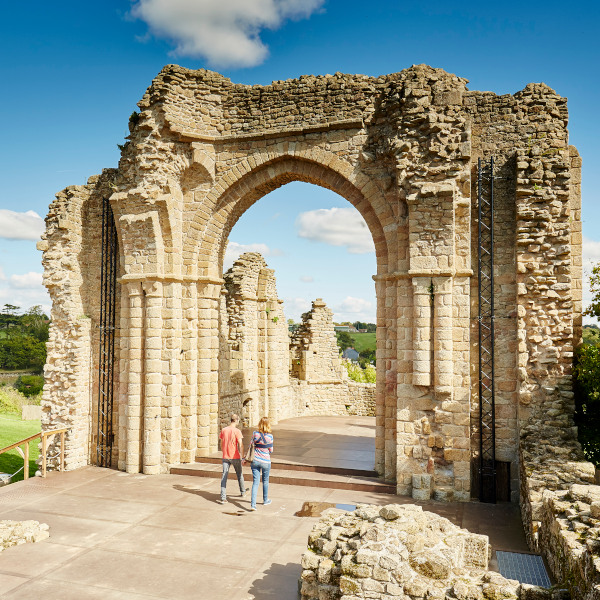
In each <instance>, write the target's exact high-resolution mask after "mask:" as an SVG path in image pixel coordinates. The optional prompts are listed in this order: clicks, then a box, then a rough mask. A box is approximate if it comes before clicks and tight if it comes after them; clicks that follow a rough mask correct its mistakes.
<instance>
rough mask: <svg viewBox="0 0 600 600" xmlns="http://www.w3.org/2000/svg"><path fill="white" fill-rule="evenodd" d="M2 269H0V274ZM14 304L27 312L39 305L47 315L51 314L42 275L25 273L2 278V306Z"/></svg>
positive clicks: (0, 285) (0, 282) (0, 290)
mask: <svg viewBox="0 0 600 600" xmlns="http://www.w3.org/2000/svg"><path fill="white" fill-rule="evenodd" d="M1 272H2V269H1V267H0V273H1ZM4 304H14V305H15V306H18V307H19V308H20V309H21V310H27V309H29V308H31V307H32V306H35V305H37V304H39V305H41V306H42V309H43V310H44V312H45V313H46V314H48V315H49V314H50V297H49V296H48V292H47V291H46V289H45V288H44V286H43V285H42V274H41V273H34V272H29V273H23V274H22V275H18V274H15V275H11V276H10V277H8V278H6V277H4V278H2V277H0V306H2V305H4Z"/></svg>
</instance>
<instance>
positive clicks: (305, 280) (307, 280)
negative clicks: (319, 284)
mask: <svg viewBox="0 0 600 600" xmlns="http://www.w3.org/2000/svg"><path fill="white" fill-rule="evenodd" d="M314 280H315V279H314V277H311V276H310V275H303V276H302V277H300V281H302V282H303V283H312V282H313V281H314Z"/></svg>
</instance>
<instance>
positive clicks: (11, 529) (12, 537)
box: [0, 521, 50, 552]
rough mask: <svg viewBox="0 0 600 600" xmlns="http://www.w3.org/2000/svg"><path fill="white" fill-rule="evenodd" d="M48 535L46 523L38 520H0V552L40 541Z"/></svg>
mask: <svg viewBox="0 0 600 600" xmlns="http://www.w3.org/2000/svg"><path fill="white" fill-rule="evenodd" d="M49 537H50V533H49V532H48V525H46V523H39V522H38V521H0V552H2V551H3V550H6V549H7V548H10V547H11V546H18V545H19V544H27V543H33V542H41V541H42V540H45V539H47V538H49Z"/></svg>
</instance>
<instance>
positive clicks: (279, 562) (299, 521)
mask: <svg viewBox="0 0 600 600" xmlns="http://www.w3.org/2000/svg"><path fill="white" fill-rule="evenodd" d="M219 485H220V483H219V481H218V480H215V479H205V478H198V477H187V476H181V475H157V476H145V475H128V474H126V473H121V472H118V471H113V470H110V469H100V468H97V467H86V468H83V469H80V470H78V471H72V472H67V473H51V474H50V475H49V476H48V478H47V479H45V480H42V479H39V478H34V479H30V480H28V481H23V482H19V483H15V484H12V485H10V486H6V487H4V488H0V519H15V520H24V519H35V520H38V521H41V522H44V523H47V524H48V525H49V526H50V539H48V540H45V541H43V542H39V543H37V544H24V545H21V546H17V547H13V548H9V549H8V550H6V551H4V552H2V553H1V554H0V597H1V598H6V599H7V600H17V599H20V600H31V599H32V598H47V599H48V600H54V599H60V600H107V599H116V600H125V599H127V600H145V599H148V600H149V599H151V598H154V599H156V598H170V599H177V600H186V599H188V598H190V599H191V598H193V599H198V598H210V599H211V600H250V599H252V600H258V599H260V600H270V599H273V600H275V599H276V600H296V599H297V597H298V595H297V579H298V577H299V575H300V570H301V569H300V566H299V560H300V557H301V555H302V553H303V551H304V549H305V547H306V539H307V536H308V533H309V531H310V530H311V528H312V526H313V524H314V523H315V522H316V520H317V518H316V517H312V518H311V517H296V516H294V513H295V512H297V511H299V510H300V508H301V507H302V504H303V502H305V501H315V502H331V503H345V504H356V503H358V502H371V503H374V504H388V503H390V502H401V503H406V502H411V500H410V499H407V498H400V497H397V496H390V495H380V494H376V493H373V492H356V491H348V490H330V489H322V488H311V487H297V486H287V485H277V484H272V485H271V486H270V496H271V497H272V499H273V503H272V504H271V505H270V506H268V507H263V506H262V505H260V504H259V505H258V510H257V511H256V512H249V511H248V507H249V506H250V501H249V498H248V497H247V498H245V499H240V498H235V497H234V498H231V502H229V503H228V504H226V505H225V506H221V505H219V504H217V503H216V502H215V501H216V499H217V497H218V494H219ZM228 489H229V491H230V492H232V493H234V492H236V490H235V482H234V481H230V482H229V488H228ZM427 509H428V510H432V511H434V512H437V513H438V514H441V515H443V516H445V517H447V518H449V519H450V520H452V521H453V522H454V523H456V524H458V525H460V526H462V527H466V528H467V529H470V530H471V531H473V532H477V533H485V534H487V535H489V536H490V539H491V542H492V544H493V547H494V549H496V550H498V549H500V550H512V551H517V552H518V551H527V547H526V545H525V540H524V536H523V531H522V528H521V521H520V516H519V512H518V508H517V507H516V506H513V505H497V506H492V505H484V504H477V503H469V504H457V503H453V504H441V503H435V502H431V503H427Z"/></svg>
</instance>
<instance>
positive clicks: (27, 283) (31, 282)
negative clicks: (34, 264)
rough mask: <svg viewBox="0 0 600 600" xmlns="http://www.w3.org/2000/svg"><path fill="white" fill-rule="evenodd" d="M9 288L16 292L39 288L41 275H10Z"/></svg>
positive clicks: (30, 273) (31, 272)
mask: <svg viewBox="0 0 600 600" xmlns="http://www.w3.org/2000/svg"><path fill="white" fill-rule="evenodd" d="M9 281H10V286H11V287H12V288H14V289H17V290H31V289H36V288H39V287H40V286H41V285H42V274H41V273H34V272H33V271H30V272H29V273H23V275H11V276H10V279H9Z"/></svg>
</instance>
